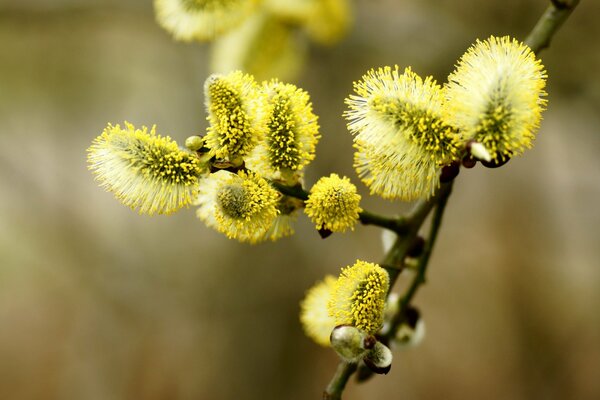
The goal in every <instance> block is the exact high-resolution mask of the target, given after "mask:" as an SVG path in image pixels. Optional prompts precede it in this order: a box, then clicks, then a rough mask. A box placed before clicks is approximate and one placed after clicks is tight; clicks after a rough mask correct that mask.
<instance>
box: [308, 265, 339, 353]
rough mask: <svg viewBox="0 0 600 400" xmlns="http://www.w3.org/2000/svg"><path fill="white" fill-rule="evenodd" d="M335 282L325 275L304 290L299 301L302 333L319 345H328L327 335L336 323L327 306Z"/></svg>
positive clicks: (334, 279) (331, 277) (333, 278)
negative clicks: (302, 297) (304, 292)
mask: <svg viewBox="0 0 600 400" xmlns="http://www.w3.org/2000/svg"><path fill="white" fill-rule="evenodd" d="M335 282H336V278H335V277H333V276H331V275H327V276H325V278H324V279H323V280H322V281H319V282H317V283H316V284H315V285H314V286H313V287H311V288H310V289H309V290H308V291H307V292H306V296H305V297H304V299H303V300H302V302H301V303H300V322H301V324H302V328H303V329H304V333H306V336H308V337H309V338H311V339H312V340H314V341H315V342H316V343H318V344H320V345H321V346H329V345H330V343H329V336H330V335H331V331H332V330H333V328H335V325H336V324H335V319H334V318H333V317H332V316H330V315H329V311H328V308H327V307H328V304H329V302H330V300H331V295H332V292H333V289H334V287H335Z"/></svg>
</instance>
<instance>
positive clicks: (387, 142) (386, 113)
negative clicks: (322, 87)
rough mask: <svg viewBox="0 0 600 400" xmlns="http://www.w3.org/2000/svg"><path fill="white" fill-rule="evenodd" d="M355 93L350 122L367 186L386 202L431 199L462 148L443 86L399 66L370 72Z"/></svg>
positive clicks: (359, 170) (350, 104)
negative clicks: (445, 109) (447, 115)
mask: <svg viewBox="0 0 600 400" xmlns="http://www.w3.org/2000/svg"><path fill="white" fill-rule="evenodd" d="M354 91H355V94H352V95H350V96H349V97H348V98H347V99H346V104H347V105H348V110H347V111H346V112H345V113H344V116H345V117H346V119H347V120H348V129H349V130H350V132H352V133H353V134H354V135H355V139H354V141H355V147H356V149H357V154H356V155H355V162H354V165H355V168H356V170H357V173H358V175H359V177H360V178H361V180H362V181H363V182H364V183H365V184H366V185H367V186H368V187H369V189H370V191H371V193H374V194H377V195H380V196H382V197H384V198H392V199H395V198H398V199H401V200H405V201H410V200H416V199H424V198H428V197H430V196H431V195H432V194H433V192H434V191H435V189H436V188H437V187H438V186H439V174H440V171H441V168H442V167H443V166H444V165H447V164H449V163H451V162H452V161H454V160H456V159H457V158H458V156H459V148H460V137H459V135H458V131H457V129H456V128H455V127H453V126H452V125H450V124H449V123H447V122H446V121H445V120H444V119H443V117H442V114H441V109H442V103H443V99H444V97H443V92H442V88H441V86H439V85H438V84H437V83H436V82H435V81H434V80H433V78H432V77H427V78H425V79H422V78H421V77H419V76H418V75H417V74H415V73H414V72H412V70H411V69H410V68H406V69H405V70H404V72H403V73H400V71H399V69H398V66H396V67H395V68H394V69H392V68H391V67H384V68H378V69H376V70H375V69H373V70H370V71H369V72H367V74H366V75H364V76H363V79H362V80H361V81H359V82H355V83H354Z"/></svg>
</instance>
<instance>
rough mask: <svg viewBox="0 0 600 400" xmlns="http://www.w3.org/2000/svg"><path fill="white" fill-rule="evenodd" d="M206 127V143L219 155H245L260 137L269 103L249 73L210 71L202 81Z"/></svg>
mask: <svg viewBox="0 0 600 400" xmlns="http://www.w3.org/2000/svg"><path fill="white" fill-rule="evenodd" d="M204 91H205V96H206V109H207V111H208V117H207V119H208V122H209V124H210V126H209V127H208V131H207V135H206V145H207V146H208V147H209V148H210V149H211V151H212V152H213V153H214V155H215V156H216V157H217V158H220V159H227V160H230V161H232V160H234V159H236V158H241V157H244V156H246V155H247V154H248V153H249V152H250V151H251V150H252V149H253V148H254V146H256V144H257V143H258V142H259V141H260V140H261V139H262V137H263V135H264V132H265V130H266V127H267V116H268V114H269V112H268V107H269V106H268V104H267V103H266V101H265V96H264V94H263V93H262V91H261V90H259V88H258V85H257V84H256V82H255V81H254V78H253V77H252V76H251V75H247V74H244V73H242V72H241V71H234V72H231V73H229V74H227V75H220V74H213V75H211V76H209V77H208V79H207V80H206V83H205V84H204Z"/></svg>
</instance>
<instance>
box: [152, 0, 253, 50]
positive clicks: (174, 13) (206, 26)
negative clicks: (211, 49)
mask: <svg viewBox="0 0 600 400" xmlns="http://www.w3.org/2000/svg"><path fill="white" fill-rule="evenodd" d="M257 4H258V1H257V0H154V10H155V13H156V20H157V21H158V23H159V25H161V26H162V27H163V28H164V29H166V30H167V31H169V32H170V33H171V34H172V35H173V37H174V38H175V39H176V40H182V41H186V42H189V41H192V40H200V41H205V40H212V39H214V38H215V37H216V36H218V35H220V34H222V33H225V32H227V31H229V30H231V29H232V28H235V27H236V26H237V25H238V24H239V23H240V22H241V21H243V20H244V18H245V17H246V16H248V15H249V14H250V13H251V12H252V11H253V10H254V9H255V8H256V6H257Z"/></svg>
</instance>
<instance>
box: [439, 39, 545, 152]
mask: <svg viewBox="0 0 600 400" xmlns="http://www.w3.org/2000/svg"><path fill="white" fill-rule="evenodd" d="M546 77H547V75H546V71H545V70H544V66H543V65H542V64H541V62H540V60H539V59H536V57H535V54H534V53H533V51H531V49H530V48H529V47H528V46H527V45H525V44H523V43H521V42H519V41H518V40H516V39H511V38H510V37H508V36H504V37H500V38H498V37H494V36H491V37H490V38H489V39H487V40H484V41H479V40H477V41H476V42H475V44H474V45H473V46H471V47H470V48H469V49H468V50H467V52H466V53H465V54H464V55H463V56H462V57H461V59H460V60H459V61H458V63H457V65H456V69H455V70H454V72H452V73H451V74H450V75H449V77H448V83H447V85H446V87H445V98H446V101H445V106H444V116H445V118H446V119H447V120H448V121H449V122H450V123H452V124H454V125H455V126H457V127H458V128H459V129H460V130H461V134H462V136H463V139H464V140H475V141H477V142H479V143H482V144H483V145H484V146H485V148H486V149H487V151H488V152H489V154H490V156H491V158H492V159H493V160H495V161H505V160H507V159H508V158H510V157H512V156H514V155H520V154H522V153H523V152H524V151H525V150H526V149H528V148H531V147H532V145H533V140H534V139H535V133H536V131H537V129H538V127H539V124H540V121H541V118H542V111H543V110H544V108H545V106H546V100H545V99H544V96H546V92H545V91H544V87H545V86H546Z"/></svg>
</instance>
